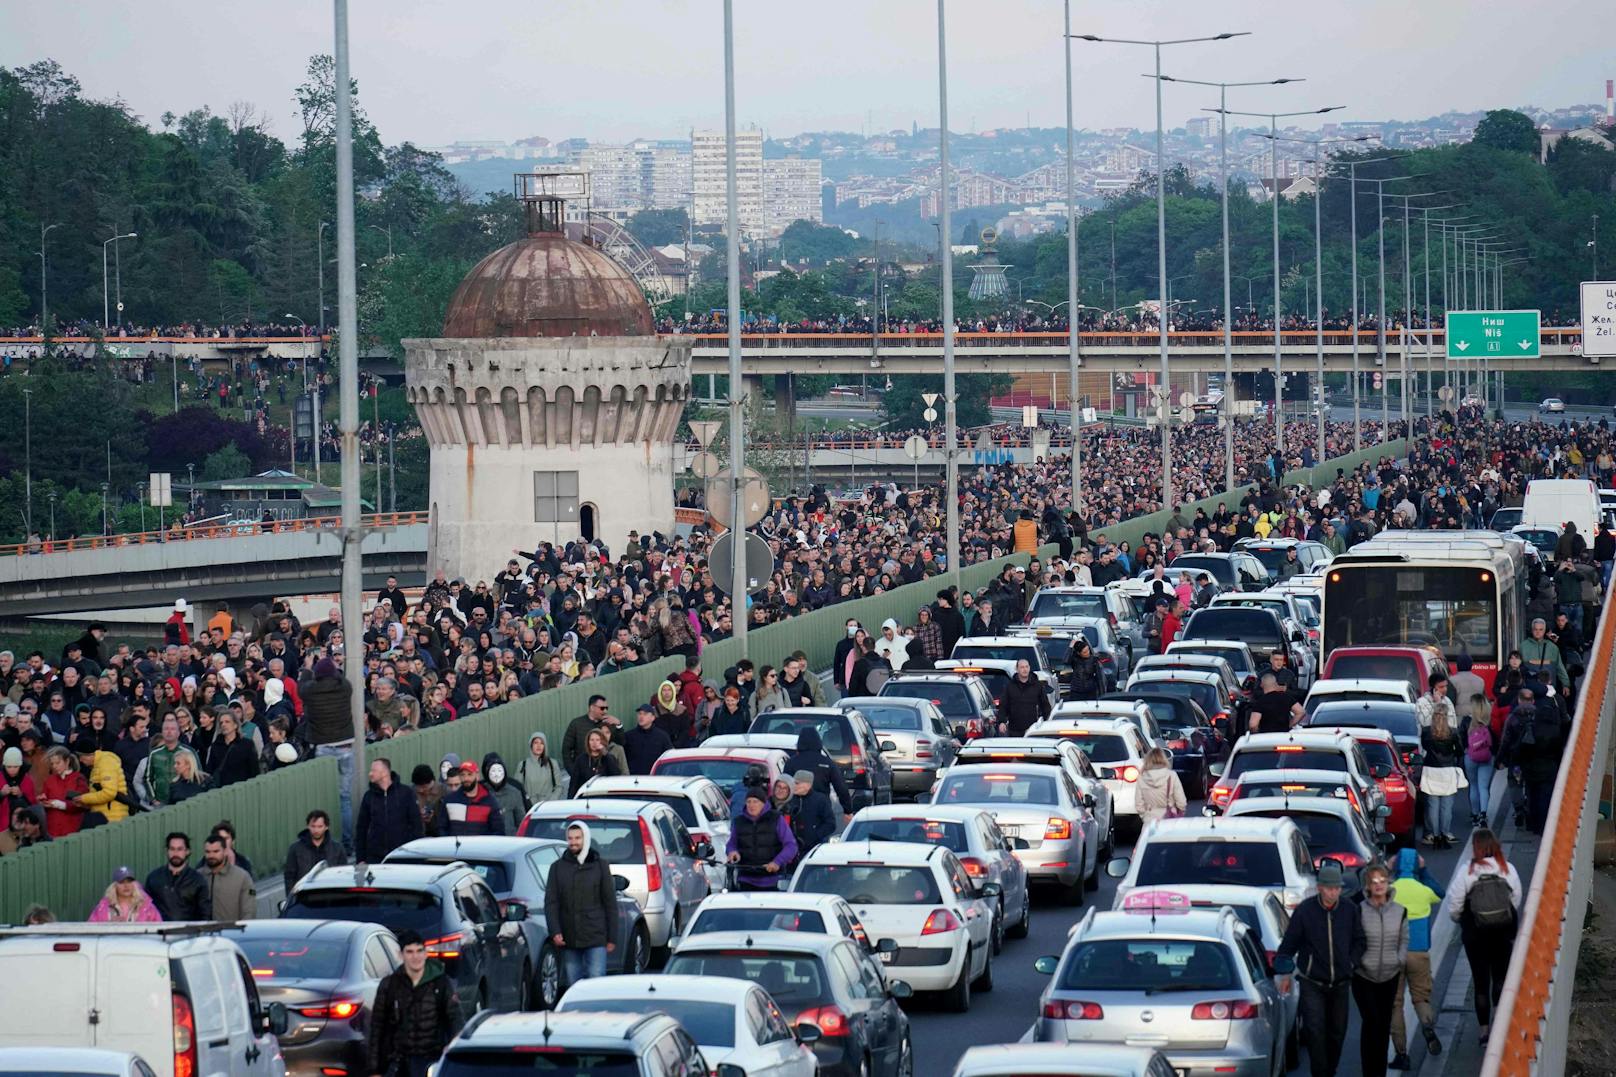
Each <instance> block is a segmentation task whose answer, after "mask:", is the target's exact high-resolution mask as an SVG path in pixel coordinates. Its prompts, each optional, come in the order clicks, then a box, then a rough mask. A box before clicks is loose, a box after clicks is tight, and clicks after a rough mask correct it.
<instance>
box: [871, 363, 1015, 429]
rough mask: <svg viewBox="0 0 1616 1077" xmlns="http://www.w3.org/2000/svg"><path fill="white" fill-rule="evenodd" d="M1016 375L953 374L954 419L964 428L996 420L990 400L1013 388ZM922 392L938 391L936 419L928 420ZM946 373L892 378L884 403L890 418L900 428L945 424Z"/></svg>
mask: <svg viewBox="0 0 1616 1077" xmlns="http://www.w3.org/2000/svg"><path fill="white" fill-rule="evenodd" d="M1014 381H1015V379H1014V378H1012V377H1011V376H1010V375H1008V374H958V375H955V377H954V391H955V394H956V396H957V397H958V403H957V404H956V405H955V420H956V422H957V423H958V424H959V426H960V427H961V428H962V429H963V428H965V427H969V426H983V425H986V424H987V423H990V422H992V421H993V412H992V411H991V410H990V409H989V407H988V401H989V400H990V399H991V398H993V397H995V396H999V395H1002V394H1004V393H1007V392H1009V391H1010V386H1011V385H1012V384H1013V383H1014ZM922 393H936V394H937V403H936V404H935V405H934V406H935V407H936V409H937V422H936V423H927V422H926V419H925V416H924V415H923V414H922V413H923V412H924V411H925V409H926V401H925V398H924V397H923V396H922V395H921V394H922ZM942 393H943V376H942V375H941V374H907V375H900V376H898V377H895V378H893V379H892V388H890V389H888V390H887V392H886V396H885V398H884V399H883V403H882V406H883V407H884V408H885V409H886V413H887V421H888V422H889V423H890V424H891V425H892V426H895V427H897V428H898V429H900V430H902V429H907V428H909V427H925V426H935V427H936V428H937V430H938V431H941V430H942V428H943V415H944V410H943V396H942Z"/></svg>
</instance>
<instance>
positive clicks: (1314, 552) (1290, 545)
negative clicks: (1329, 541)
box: [1234, 538, 1334, 580]
mask: <svg viewBox="0 0 1616 1077" xmlns="http://www.w3.org/2000/svg"><path fill="white" fill-rule="evenodd" d="M1234 548H1235V549H1236V550H1239V551H1240V552H1241V553H1249V554H1251V555H1252V556H1253V557H1255V558H1256V559H1257V560H1259V561H1261V562H1262V563H1263V568H1265V569H1267V570H1268V576H1269V578H1270V579H1273V580H1278V579H1279V571H1280V566H1281V565H1283V564H1284V563H1285V551H1286V550H1290V549H1294V550H1295V551H1296V565H1297V569H1296V571H1297V572H1298V573H1301V572H1318V571H1320V570H1321V569H1323V568H1324V566H1325V565H1327V564H1329V563H1330V558H1331V557H1333V556H1334V555H1333V554H1332V553H1330V547H1328V546H1326V545H1325V544H1324V543H1322V542H1313V541H1312V540H1310V539H1293V538H1265V539H1260V538H1249V539H1240V540H1239V541H1237V542H1236V543H1235V544H1234ZM1294 574H1295V573H1293V575H1294Z"/></svg>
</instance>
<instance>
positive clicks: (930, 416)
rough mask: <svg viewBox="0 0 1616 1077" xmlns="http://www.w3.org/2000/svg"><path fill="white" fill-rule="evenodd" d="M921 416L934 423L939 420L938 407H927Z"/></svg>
mask: <svg viewBox="0 0 1616 1077" xmlns="http://www.w3.org/2000/svg"><path fill="white" fill-rule="evenodd" d="M920 417H921V418H922V419H925V420H926V421H927V422H928V423H934V422H936V421H937V409H936V408H927V409H926V410H925V411H923V412H921V413H920Z"/></svg>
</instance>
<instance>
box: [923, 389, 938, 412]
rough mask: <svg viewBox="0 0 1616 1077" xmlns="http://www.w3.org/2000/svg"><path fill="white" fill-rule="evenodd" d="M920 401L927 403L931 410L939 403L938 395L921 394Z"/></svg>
mask: <svg viewBox="0 0 1616 1077" xmlns="http://www.w3.org/2000/svg"><path fill="white" fill-rule="evenodd" d="M920 399H922V400H924V401H925V402H926V406H927V407H928V408H929V407H931V406H932V405H933V404H935V403H937V394H936V393H921V394H920Z"/></svg>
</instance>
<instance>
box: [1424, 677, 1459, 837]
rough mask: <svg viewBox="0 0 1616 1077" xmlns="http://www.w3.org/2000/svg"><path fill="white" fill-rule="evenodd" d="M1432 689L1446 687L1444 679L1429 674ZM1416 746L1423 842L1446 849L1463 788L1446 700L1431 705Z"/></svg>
mask: <svg viewBox="0 0 1616 1077" xmlns="http://www.w3.org/2000/svg"><path fill="white" fill-rule="evenodd" d="M1431 679H1432V690H1433V692H1435V691H1440V690H1443V689H1445V688H1446V687H1447V678H1446V677H1444V676H1442V675H1441V674H1440V673H1438V674H1434V675H1433V676H1432V678H1431ZM1420 748H1421V749H1422V750H1423V751H1424V752H1425V763H1424V765H1423V766H1422V767H1421V769H1420V792H1422V793H1424V794H1425V844H1427V845H1430V846H1432V847H1434V848H1438V849H1446V848H1448V847H1449V846H1451V845H1452V844H1453V842H1454V835H1453V802H1454V801H1455V800H1456V799H1458V795H1459V790H1461V789H1464V788H1467V787H1468V785H1469V780H1468V779H1467V778H1466V777H1465V772H1464V766H1463V765H1462V762H1461V761H1462V760H1463V758H1464V747H1463V745H1462V744H1461V742H1460V740H1459V732H1458V730H1456V729H1455V728H1454V712H1453V706H1452V704H1450V703H1449V702H1448V701H1447V700H1446V699H1443V700H1442V705H1441V706H1437V707H1433V708H1432V709H1431V712H1430V724H1429V725H1427V726H1426V727H1425V728H1424V729H1422V730H1421V731H1420Z"/></svg>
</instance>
